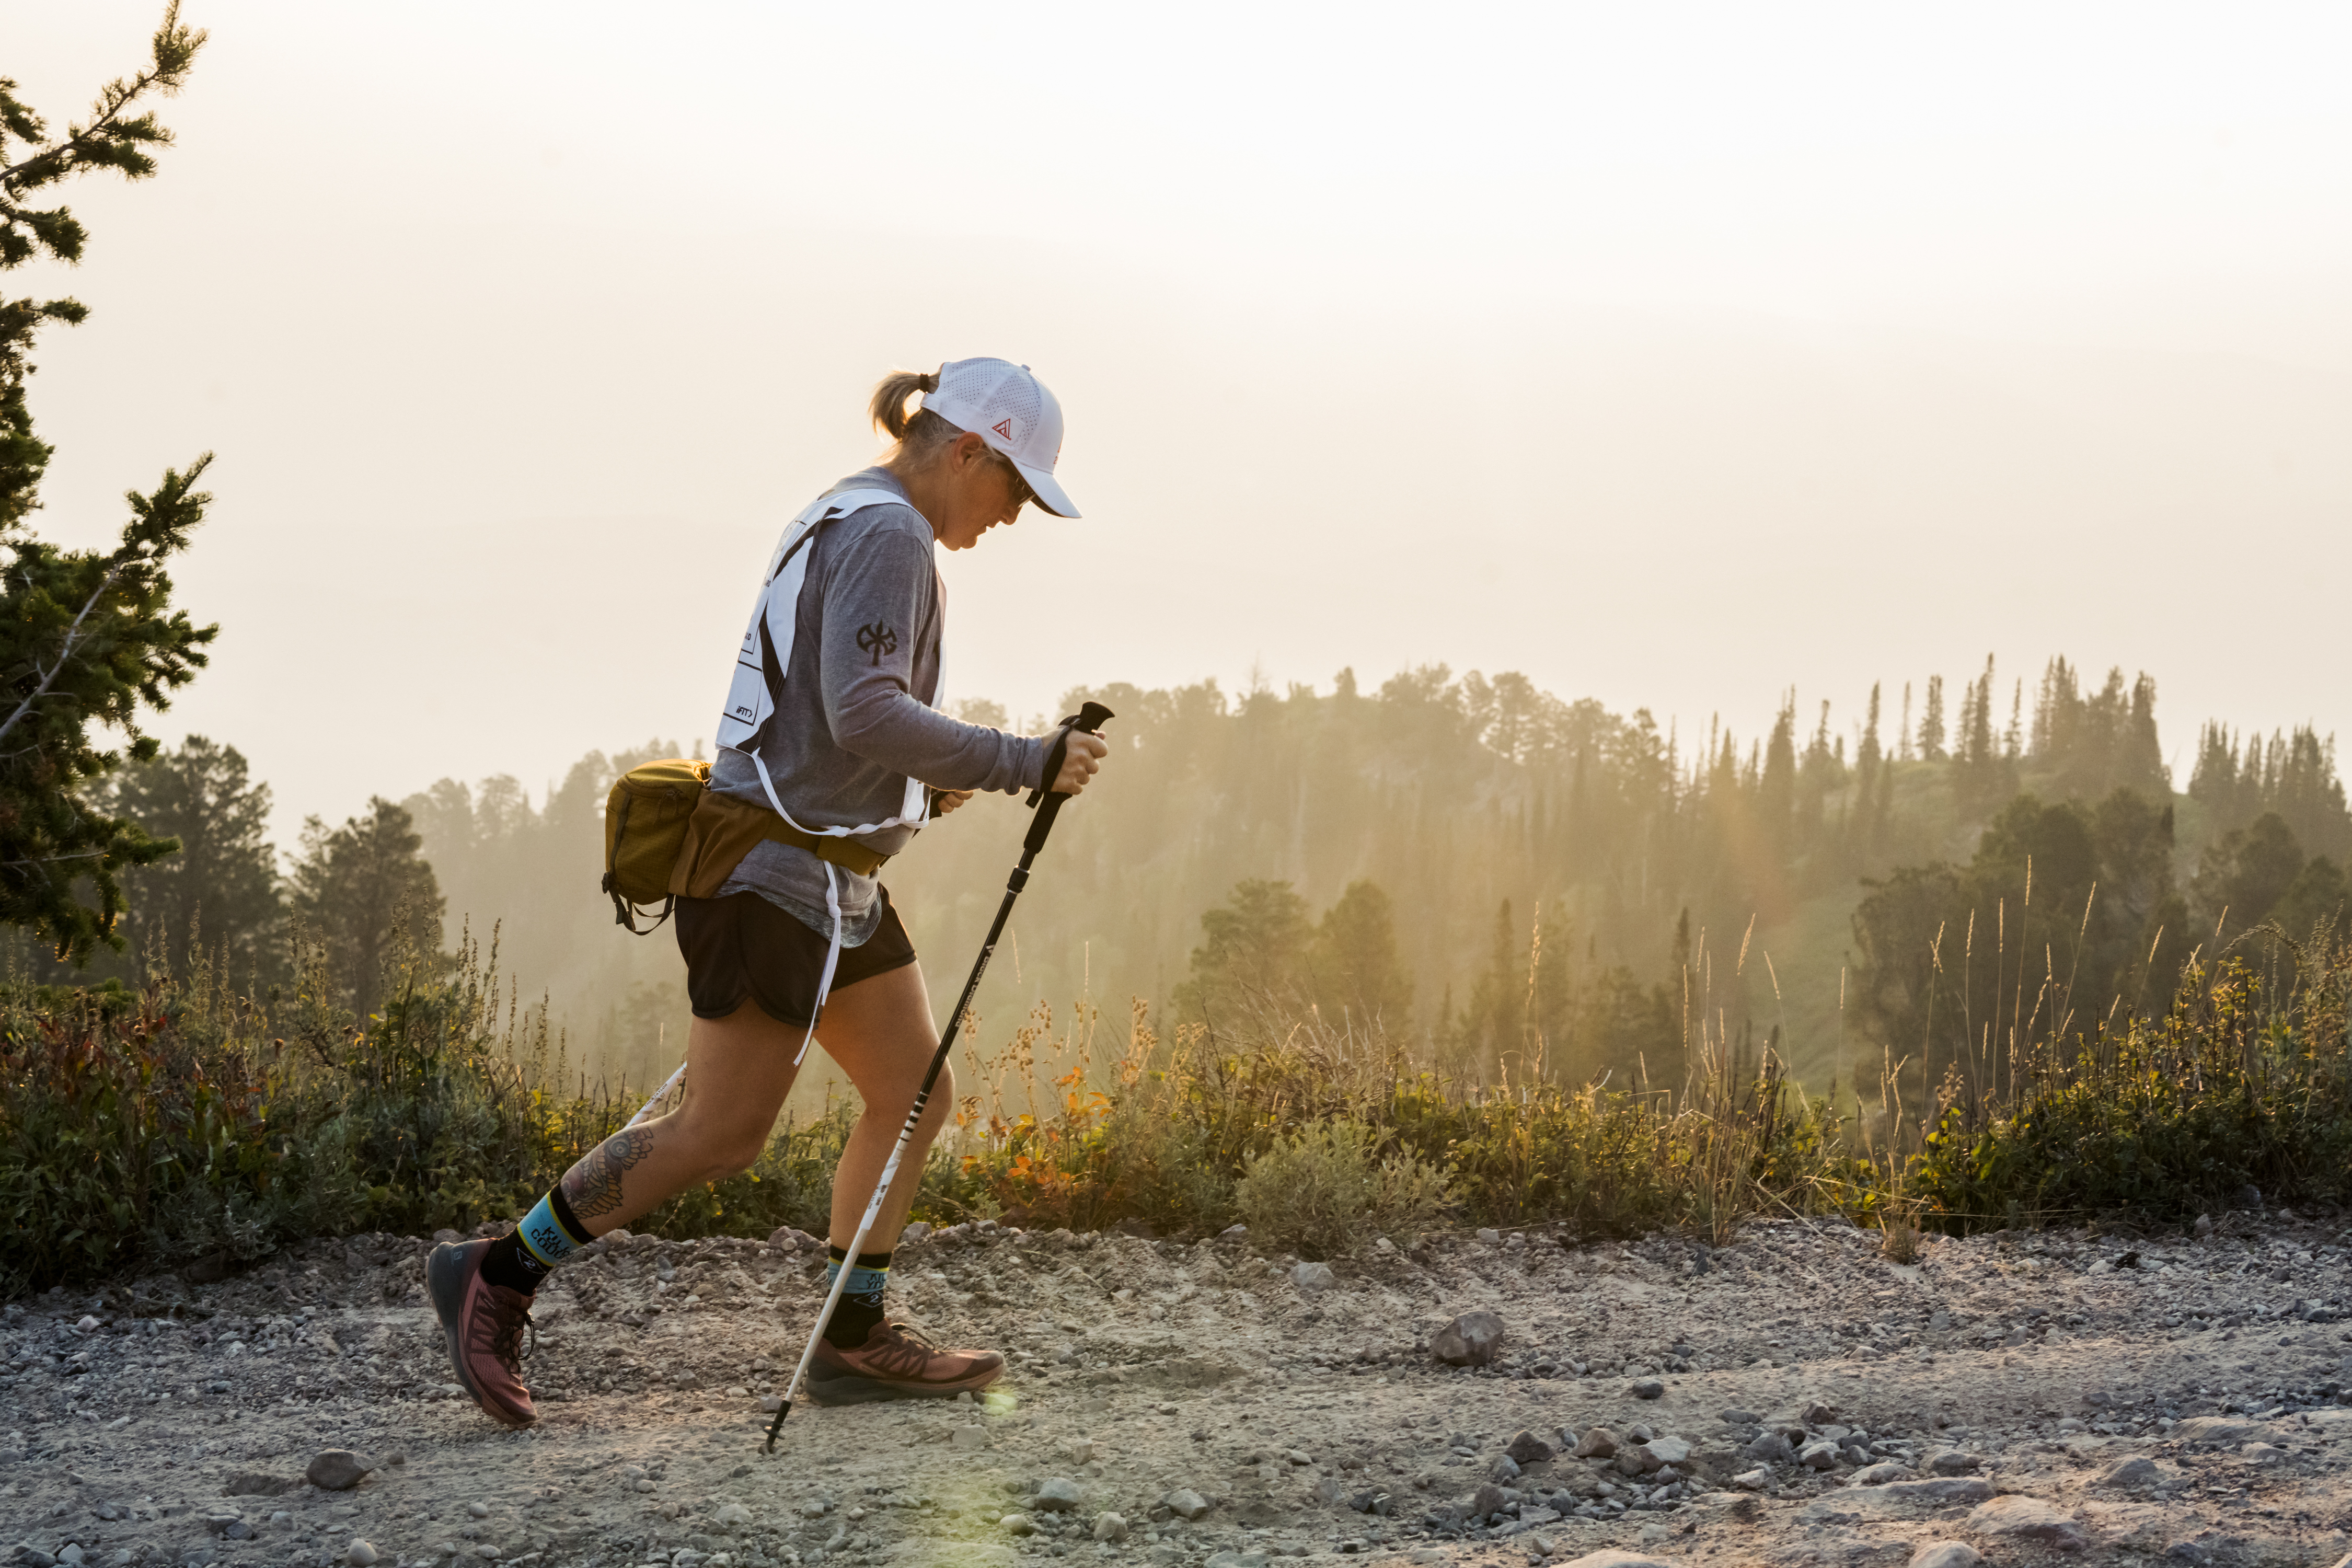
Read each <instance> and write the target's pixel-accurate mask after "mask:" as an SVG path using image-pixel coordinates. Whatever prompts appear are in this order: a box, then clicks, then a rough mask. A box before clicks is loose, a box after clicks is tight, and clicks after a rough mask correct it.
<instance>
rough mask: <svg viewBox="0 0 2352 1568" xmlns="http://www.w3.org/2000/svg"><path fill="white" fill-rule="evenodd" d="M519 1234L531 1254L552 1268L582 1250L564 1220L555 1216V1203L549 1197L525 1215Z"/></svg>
mask: <svg viewBox="0 0 2352 1568" xmlns="http://www.w3.org/2000/svg"><path fill="white" fill-rule="evenodd" d="M517 1234H519V1235H520V1237H522V1244H523V1245H524V1246H525V1247H529V1248H530V1255H531V1256H532V1257H533V1258H538V1259H539V1260H540V1261H541V1263H544V1264H546V1265H547V1266H548V1267H549V1268H554V1267H555V1266H556V1265H557V1264H559V1263H561V1262H562V1261H563V1260H564V1259H565V1258H569V1257H571V1256H572V1254H573V1253H575V1252H577V1251H579V1250H580V1245H581V1244H580V1243H578V1242H576V1241H574V1240H572V1237H571V1236H570V1234H569V1233H567V1232H566V1231H565V1230H564V1228H563V1224H562V1221H561V1220H558V1219H557V1218H556V1217H555V1205H553V1204H551V1202H549V1201H548V1199H547V1198H541V1199H540V1200H539V1206H538V1207H537V1208H535V1209H533V1210H531V1211H530V1213H529V1214H527V1215H523V1218H522V1225H521V1226H520V1229H519V1231H518V1232H517Z"/></svg>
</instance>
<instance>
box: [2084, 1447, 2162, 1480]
mask: <svg viewBox="0 0 2352 1568" xmlns="http://www.w3.org/2000/svg"><path fill="white" fill-rule="evenodd" d="M2163 1479H2164V1472H2163V1471H2162V1470H2159V1469H2158V1468H2156V1461H2155V1460H2153V1459H2150V1458H2147V1457H2146V1456H2144V1455H2140V1454H2135V1455H2133V1456H2132V1457H2131V1458H2128V1459H2125V1460H2122V1461H2120V1462H2118V1463H2116V1464H2113V1465H2110V1466H2108V1467H2107V1468H2106V1469H2105V1471H2104V1472H2102V1473H2101V1474H2100V1476H2099V1485H2101V1486H2103V1487H2152V1486H2156V1485H2158V1484H2160V1483H2161V1482H2162V1481H2163Z"/></svg>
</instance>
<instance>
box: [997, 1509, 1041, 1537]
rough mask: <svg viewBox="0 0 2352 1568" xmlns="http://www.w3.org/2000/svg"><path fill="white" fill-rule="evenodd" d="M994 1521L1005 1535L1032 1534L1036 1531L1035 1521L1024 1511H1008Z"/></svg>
mask: <svg viewBox="0 0 2352 1568" xmlns="http://www.w3.org/2000/svg"><path fill="white" fill-rule="evenodd" d="M996 1522H997V1524H998V1525H999V1527H1001V1528H1002V1529H1003V1531H1004V1532H1005V1533H1006V1534H1007V1535H1034V1534H1036V1533H1037V1521H1035V1520H1034V1519H1031V1518H1030V1517H1029V1516H1028V1515H1027V1514H1025V1513H1020V1512H1013V1513H1008V1514H1006V1515H1004V1516H1003V1518H1001V1519H999V1520H998V1521H996Z"/></svg>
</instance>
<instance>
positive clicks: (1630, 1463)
mask: <svg viewBox="0 0 2352 1568" xmlns="http://www.w3.org/2000/svg"><path fill="white" fill-rule="evenodd" d="M1662 1462H1663V1461H1661V1460H1660V1459H1659V1458H1658V1457H1657V1456H1656V1455H1655V1454H1653V1453H1651V1452H1650V1449H1649V1446H1648V1445H1647V1444H1643V1443H1628V1444H1626V1445H1625V1446H1624V1447H1621V1448H1619V1449H1618V1450H1617V1471H1618V1473H1619V1474H1620V1475H1626V1476H1646V1475H1648V1474H1649V1473H1650V1472H1651V1471H1652V1470H1654V1469H1656V1468H1659V1466H1660V1465H1661V1463H1662Z"/></svg>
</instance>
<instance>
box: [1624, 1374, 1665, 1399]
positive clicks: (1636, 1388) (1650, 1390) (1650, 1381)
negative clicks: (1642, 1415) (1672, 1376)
mask: <svg viewBox="0 0 2352 1568" xmlns="http://www.w3.org/2000/svg"><path fill="white" fill-rule="evenodd" d="M1625 1392H1626V1393H1628V1394H1632V1395H1633V1397H1634V1398H1636V1399H1659V1398H1663V1397H1664V1395H1665V1392H1666V1385H1665V1384H1663V1383H1660V1382H1659V1381H1658V1380H1657V1379H1656V1378H1654V1377H1645V1378H1642V1379H1640V1380H1639V1381H1638V1382H1635V1383H1633V1384H1630V1385H1629V1386H1628V1387H1627V1388H1626V1390H1625Z"/></svg>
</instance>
